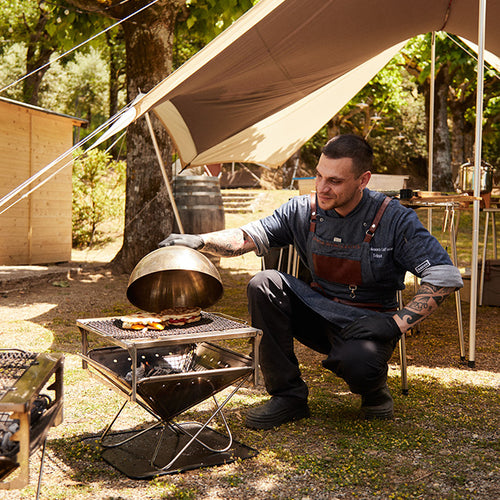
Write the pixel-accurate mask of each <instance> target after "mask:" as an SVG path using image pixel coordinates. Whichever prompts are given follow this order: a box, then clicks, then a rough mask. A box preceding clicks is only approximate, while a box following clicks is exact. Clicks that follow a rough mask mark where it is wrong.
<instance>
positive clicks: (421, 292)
mask: <svg viewBox="0 0 500 500" xmlns="http://www.w3.org/2000/svg"><path fill="white" fill-rule="evenodd" d="M454 290H455V289H454V288H450V287H439V286H435V285H431V284H430V283H422V285H421V286H420V288H419V289H418V290H417V293H416V294H415V296H414V297H413V299H412V300H411V301H410V302H409V303H408V304H407V305H406V306H405V307H404V308H403V309H401V311H398V312H397V313H396V314H395V316H397V317H398V318H399V319H400V320H401V322H402V323H403V326H405V327H407V328H404V329H405V330H407V329H409V328H411V327H412V326H414V325H416V324H417V323H419V322H420V321H422V320H423V319H425V318H427V316H429V315H430V314H432V313H433V312H434V311H435V310H436V309H437V308H438V307H439V306H440V305H441V304H442V303H443V301H444V299H446V297H448V295H450V293H451V292H453V291H454Z"/></svg>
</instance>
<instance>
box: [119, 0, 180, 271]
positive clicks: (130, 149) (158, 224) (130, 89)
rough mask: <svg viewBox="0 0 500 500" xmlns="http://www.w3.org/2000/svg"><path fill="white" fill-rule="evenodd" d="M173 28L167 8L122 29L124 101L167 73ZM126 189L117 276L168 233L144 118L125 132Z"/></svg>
mask: <svg viewBox="0 0 500 500" xmlns="http://www.w3.org/2000/svg"><path fill="white" fill-rule="evenodd" d="M157 5H158V4H157ZM174 24H175V9H174V8H173V7H172V5H171V4H170V3H167V5H165V4H163V6H162V8H161V9H147V10H146V11H144V13H141V14H139V15H138V16H134V18H133V22H129V23H126V24H124V26H123V27H124V36H125V44H126V53H127V93H128V101H131V100H133V99H134V98H135V97H136V96H137V95H138V94H139V92H143V93H145V92H148V91H149V90H150V89H151V88H152V87H153V86H154V85H156V84H157V83H158V82H160V81H161V80H162V79H163V78H165V77H166V76H167V75H168V73H169V72H170V71H171V61H172V42H173V33H174ZM150 117H151V121H152V124H153V128H154V133H155V136H156V139H157V141H158V145H159V147H160V150H161V151H162V157H163V161H164V163H165V166H166V169H167V173H168V176H169V177H170V176H171V168H170V167H171V158H170V156H171V154H170V153H171V146H170V140H169V138H168V135H167V132H166V131H165V128H164V127H163V126H162V125H161V124H160V122H159V120H158V119H157V118H156V117H155V116H154V115H153V114H151V116H150ZM126 190H127V195H126V206H125V227H124V233H123V246H122V248H121V250H120V251H119V252H118V254H117V255H116V257H115V258H114V260H113V262H112V266H113V268H114V269H115V270H117V271H121V272H130V271H131V270H132V269H133V268H134V267H135V265H136V264H137V262H138V261H139V260H140V259H141V258H142V257H144V256H145V255H146V254H147V253H149V252H151V251H152V250H154V249H156V248H157V246H158V243H159V242H160V241H161V240H162V239H164V238H165V237H166V236H167V235H168V234H170V232H171V231H172V223H173V217H172V207H171V205H170V202H169V200H168V196H167V190H166V188H165V184H164V181H163V177H162V174H161V170H160V167H159V163H158V160H157V157H156V154H155V150H154V147H153V142H152V139H151V136H150V133H149V130H148V126H147V122H146V120H145V118H140V119H139V120H138V121H137V122H135V123H134V124H132V125H131V126H129V128H128V134H127V184H126Z"/></svg>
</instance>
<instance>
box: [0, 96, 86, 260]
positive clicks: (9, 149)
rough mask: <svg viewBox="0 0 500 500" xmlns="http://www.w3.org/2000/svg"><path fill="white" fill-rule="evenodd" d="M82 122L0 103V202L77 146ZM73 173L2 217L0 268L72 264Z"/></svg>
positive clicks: (61, 174)
mask: <svg viewBox="0 0 500 500" xmlns="http://www.w3.org/2000/svg"><path fill="white" fill-rule="evenodd" d="M85 123H86V121H85V120H81V119H79V118H75V117H71V116H67V115H61V114H59V113H54V112H51V111H48V110H46V109H42V108H38V107H35V106H30V105H27V104H23V103H20V102H16V101H12V100H10V99H5V98H0V197H3V196H5V195H7V194H9V193H10V192H11V191H12V190H13V189H15V188H16V187H18V186H19V185H20V184H21V183H22V182H24V181H26V180H27V179H28V178H30V177H31V176H32V175H34V174H35V173H36V172H38V171H39V170H40V169H42V168H43V167H45V166H46V165H48V164H49V163H50V162H52V161H53V160H55V159H56V158H57V157H58V156H59V155H61V154H62V153H64V152H65V151H67V150H68V149H70V148H71V147H72V146H73V128H74V127H75V126H76V127H81V126H83V125H84V124H85ZM71 199H72V182H71V167H68V168H65V169H64V170H62V171H61V172H59V173H58V174H57V175H56V176H54V177H53V178H52V179H50V180H49V181H48V182H47V183H46V184H44V185H43V186H42V187H40V188H39V189H37V190H36V191H34V192H33V193H32V194H30V195H29V196H28V197H27V198H25V199H23V200H22V201H20V202H19V203H17V204H16V205H15V206H13V207H12V208H10V209H9V210H7V211H6V212H4V213H3V214H1V215H0V265H7V266H15V265H31V264H48V263H55V262H65V261H68V260H71Z"/></svg>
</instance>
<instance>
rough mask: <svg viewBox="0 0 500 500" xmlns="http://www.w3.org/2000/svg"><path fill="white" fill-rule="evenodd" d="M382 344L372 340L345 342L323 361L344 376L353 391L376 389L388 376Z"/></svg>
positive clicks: (361, 391)
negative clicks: (381, 348)
mask: <svg viewBox="0 0 500 500" xmlns="http://www.w3.org/2000/svg"><path fill="white" fill-rule="evenodd" d="M386 357H387V356H386V354H385V352H381V350H380V346H379V345H378V344H376V343H375V342H372V341H371V340H357V341H350V342H344V343H343V345H342V346H340V347H338V348H337V349H335V351H334V352H332V353H330V355H329V356H328V358H327V359H326V360H325V361H324V362H323V365H324V366H325V368H328V369H330V370H332V371H333V372H334V373H336V374H337V375H338V376H339V377H341V378H343V379H344V380H345V381H346V382H347V384H348V385H349V387H350V389H351V391H352V392H355V393H358V394H363V393H365V392H368V391H371V390H375V389H377V388H378V387H379V386H381V385H383V384H384V383H385V380H386V378H387V359H386Z"/></svg>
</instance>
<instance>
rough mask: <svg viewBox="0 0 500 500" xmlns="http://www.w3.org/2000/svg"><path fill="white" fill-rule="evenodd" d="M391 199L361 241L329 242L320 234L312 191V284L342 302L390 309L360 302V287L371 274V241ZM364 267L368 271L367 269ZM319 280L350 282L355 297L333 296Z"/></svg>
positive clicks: (384, 204) (326, 294) (378, 213)
mask: <svg viewBox="0 0 500 500" xmlns="http://www.w3.org/2000/svg"><path fill="white" fill-rule="evenodd" d="M390 201H391V198H389V197H386V198H385V199H384V201H383V202H382V204H381V205H380V207H379V209H378V211H377V213H376V214H375V217H374V218H373V221H372V223H371V224H370V226H369V228H368V229H367V231H366V233H365V237H364V239H363V241H362V242H360V243H359V244H345V243H342V242H339V241H331V242H330V241H325V240H321V239H319V238H318V237H316V222H317V219H316V218H317V208H316V193H315V192H312V193H311V219H310V225H309V232H310V233H312V238H311V240H312V241H311V245H310V248H311V250H310V260H311V261H312V269H313V272H312V274H313V282H312V283H311V287H312V288H313V289H314V290H316V291H318V292H319V293H321V294H322V295H325V296H326V297H328V298H330V299H331V300H334V301H335V302H340V303H342V304H347V305H352V306H356V307H363V308H368V309H374V310H384V311H387V310H388V309H387V308H385V307H383V306H382V305H380V304H375V303H366V302H358V301H356V300H355V299H356V289H357V288H358V287H359V286H360V285H363V284H367V283H365V280H364V275H365V276H366V274H367V273H368V274H370V273H371V262H370V247H369V245H370V241H371V239H372V238H373V235H374V234H375V231H376V230H377V227H378V225H379V223H380V220H381V218H382V216H383V214H384V211H385V209H386V208H387V205H388V204H389V202H390ZM363 269H364V272H363ZM318 279H321V280H324V281H327V282H331V283H338V284H342V285H346V286H347V287H348V289H349V296H350V298H351V299H352V300H346V299H340V298H338V297H334V296H331V295H330V294H329V293H328V290H326V289H325V287H324V286H321V285H320V284H319V283H318Z"/></svg>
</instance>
